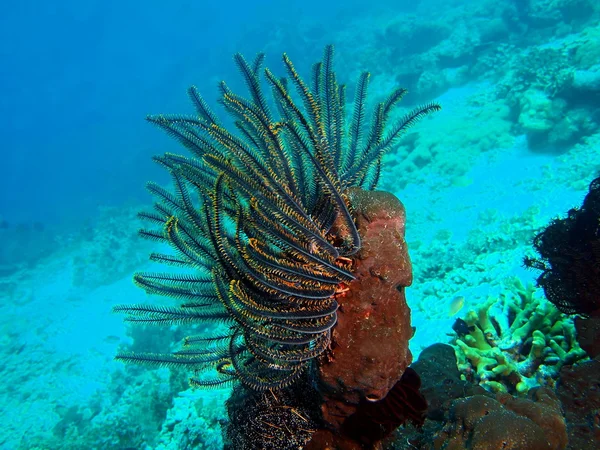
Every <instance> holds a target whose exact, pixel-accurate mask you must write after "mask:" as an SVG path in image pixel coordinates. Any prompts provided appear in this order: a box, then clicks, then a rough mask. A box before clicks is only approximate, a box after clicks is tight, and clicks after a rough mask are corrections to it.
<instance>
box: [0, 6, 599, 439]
mask: <svg viewBox="0 0 600 450" xmlns="http://www.w3.org/2000/svg"><path fill="white" fill-rule="evenodd" d="M0 37H1V44H0V51H1V56H2V66H3V69H2V71H1V73H0V80H1V82H2V86H3V95H2V99H0V106H1V109H0V115H1V119H2V120H1V123H2V126H1V130H2V134H1V137H2V145H1V146H0V152H1V153H2V160H3V163H2V165H1V169H0V170H1V175H2V176H1V177H0V192H2V195H1V196H0V309H1V313H0V344H1V345H0V352H1V353H2V355H1V356H2V358H1V360H2V364H1V365H0V377H1V379H2V384H1V387H0V389H1V391H0V405H1V406H0V408H1V413H2V420H1V421H0V448H6V449H34V448H37V449H59V448H60V449H88V448H89V449H95V448H98V449H102V448H107V449H112V448H115V449H131V448H135V449H138V448H139V449H171V448H173V449H177V448H181V449H186V448H189V449H191V448H198V449H221V448H223V445H224V444H223V436H222V431H221V425H222V424H225V423H226V421H227V411H226V409H225V400H226V399H227V398H228V396H229V394H230V389H213V390H194V389H191V388H189V386H188V383H187V381H188V377H187V376H186V373H185V371H180V370H173V369H169V368H160V369H153V368H148V367H139V366H134V365H124V364H122V363H121V362H118V361H114V356H115V354H117V352H118V351H122V350H125V349H130V348H133V349H134V350H138V351H163V352H168V351H170V350H173V348H175V344H173V343H176V342H177V341H179V340H181V339H182V338H183V337H184V336H185V335H186V334H185V333H186V332H185V331H184V330H181V329H179V328H178V327H155V326H147V327H132V326H130V325H128V324H127V323H124V322H123V320H122V317H120V316H118V315H116V314H113V313H112V308H113V306H115V305H117V304H122V303H127V304H130V303H131V304H134V303H144V302H148V298H147V297H148V296H147V295H146V294H145V293H144V292H143V291H142V290H141V289H139V288H137V287H135V286H134V284H133V283H132V274H133V273H134V272H135V271H142V270H149V271H154V270H156V269H155V265H153V263H151V262H149V260H148V255H149V254H150V253H151V252H152V251H154V250H155V249H156V245H155V244H153V243H151V242H148V241H144V240H141V239H140V238H139V237H138V236H137V230H138V229H139V228H140V223H139V220H138V217H137V213H138V211H140V210H142V209H144V208H146V207H147V206H148V205H150V203H151V198H150V195H149V194H148V193H147V192H146V190H145V185H146V183H147V182H148V181H150V180H152V181H155V182H157V183H159V184H162V185H165V186H168V185H169V183H170V179H169V176H168V174H167V173H166V171H164V170H161V168H160V167H158V166H157V165H156V164H154V163H153V162H152V159H151V158H152V156H154V155H157V154H162V153H164V152H181V149H180V146H179V145H178V144H177V142H176V141H175V140H172V139H170V138H169V137H168V136H167V135H166V134H164V133H161V132H160V130H156V129H155V128H153V127H152V126H150V125H149V124H148V123H147V122H145V121H144V118H145V117H146V115H148V114H158V113H188V112H191V106H190V105H189V101H188V98H187V96H186V94H185V92H186V89H187V88H188V87H189V86H191V85H195V86H197V88H198V90H199V91H200V92H201V93H202V94H203V96H204V98H205V99H206V100H207V102H208V103H209V104H210V105H211V106H212V107H213V109H214V110H215V111H216V112H217V113H218V114H220V115H222V111H221V109H220V107H219V105H218V104H217V102H216V99H217V94H218V92H217V85H218V83H219V81H220V80H226V81H227V82H228V83H229V85H230V87H231V88H232V89H233V90H235V91H244V85H243V82H242V80H241V79H240V77H239V73H238V70H237V69H236V67H235V65H234V64H233V62H232V55H233V54H234V53H236V52H241V53H242V54H245V55H246V56H247V57H248V58H252V57H253V56H254V55H255V54H256V53H258V52H264V53H266V66H267V67H269V68H270V69H271V70H272V71H273V72H274V73H276V74H282V73H284V71H283V67H282V65H281V54H282V53H283V52H286V53H287V54H288V55H289V56H290V58H291V59H292V60H293V61H294V64H295V66H296V68H297V69H298V70H299V72H301V74H302V75H304V74H306V75H308V72H309V70H310V67H311V65H312V63H313V62H314V61H317V60H318V59H319V58H321V56H322V53H323V48H324V47H325V46H326V45H327V44H334V45H335V48H336V59H335V68H336V71H337V74H338V76H339V78H340V82H343V83H347V85H348V89H349V92H348V95H347V99H349V100H347V102H348V109H350V108H351V107H352V106H351V100H352V98H353V93H354V92H353V89H354V87H355V83H356V80H357V79H358V77H359V75H360V73H361V72H363V71H365V70H368V71H369V72H370V73H371V76H372V78H371V85H370V95H369V100H368V101H370V102H371V101H372V102H375V101H381V98H382V97H383V96H384V95H386V94H387V93H388V92H389V91H390V90H391V89H393V88H396V87H399V86H401V87H406V88H407V89H408V90H409V93H408V94H407V96H406V97H405V98H404V99H403V102H402V104H401V106H402V107H404V108H412V107H414V106H416V105H418V104H423V103H428V102H432V101H435V102H438V103H439V104H440V105H441V106H442V110H441V111H440V112H437V113H436V114H434V115H431V116H429V117H427V118H425V119H424V120H423V121H421V122H420V123H418V124H417V125H415V126H414V127H413V128H411V130H410V131H409V132H408V133H407V135H406V136H404V137H403V139H402V140H401V141H399V143H398V145H396V146H395V147H394V148H393V149H392V151H391V152H389V153H388V154H387V155H386V156H385V157H384V158H383V165H382V173H381V182H380V185H379V189H382V190H386V191H389V192H392V193H394V194H395V195H396V196H397V197H398V198H399V199H400V200H401V201H402V202H403V203H404V205H405V207H406V211H407V226H406V240H407V242H408V248H409V253H410V256H411V260H412V264H413V270H414V280H413V283H412V286H411V287H409V288H407V290H406V296H407V300H408V304H409V306H410V308H411V310H412V325H413V326H414V327H415V334H414V336H413V338H412V339H411V341H410V349H411V351H412V353H413V359H414V361H416V360H417V359H418V357H419V355H420V353H421V352H422V350H423V349H425V348H426V347H428V346H429V345H431V344H434V343H437V342H442V343H451V344H453V345H454V346H455V347H456V351H457V354H459V355H460V354H461V353H460V352H461V351H462V352H463V353H462V355H463V358H462V361H461V358H460V356H459V369H460V370H461V371H463V375H464V376H463V378H464V379H467V380H469V381H471V382H473V383H477V382H481V381H485V380H481V379H479V378H478V377H477V374H474V373H473V372H474V371H475V372H476V366H477V363H476V362H474V358H475V357H473V356H472V353H473V352H472V351H470V349H471V350H472V349H473V348H474V347H472V346H470V345H469V343H468V342H467V341H465V342H467V343H465V342H459V341H461V338H464V336H465V334H467V335H468V334H469V328H468V326H467V325H468V324H467V323H470V324H472V323H475V322H477V321H478V320H480V319H481V318H482V317H483V316H486V315H489V316H491V317H493V318H494V320H493V321H494V323H498V324H500V325H499V326H497V327H496V331H498V329H502V330H503V331H504V332H505V333H507V334H505V335H504V336H500V338H501V339H502V340H511V339H514V336H512V335H508V334H509V333H512V332H514V331H515V329H514V327H512V328H511V327H510V325H511V323H512V322H511V321H512V320H514V317H515V315H517V316H518V315H519V314H521V313H522V312H523V311H528V312H527V313H523V314H533V316H531V317H530V319H531V320H532V321H534V320H539V323H536V325H535V327H534V329H531V330H522V329H520V333H524V334H526V336H519V339H523V342H526V341H529V344H528V345H529V347H531V341H532V340H535V339H536V337H537V338H539V336H537V335H535V334H534V333H535V331H538V333H539V332H540V331H541V333H543V334H544V336H545V341H546V342H547V347H548V348H549V349H550V350H547V351H546V353H545V354H546V355H547V354H548V352H551V353H552V355H553V356H552V358H553V360H552V365H553V367H554V368H555V370H553V369H552V368H551V369H549V370H547V372H546V373H543V374H531V373H528V374H527V379H526V380H520V381H523V384H520V385H519V383H518V382H515V383H513V384H512V385H510V384H509V385H507V386H505V385H504V384H503V383H505V382H506V379H504V378H502V379H500V378H499V379H497V380H489V379H487V386H484V387H486V388H489V389H490V390H493V391H502V392H504V391H506V392H509V393H511V394H514V395H516V396H518V395H519V394H523V395H526V394H527V391H528V390H529V389H530V388H532V387H535V386H538V385H550V386H553V383H554V381H555V379H556V378H557V377H558V370H559V369H560V366H562V365H563V364H566V363H568V364H571V363H573V362H576V361H578V360H581V361H583V360H585V358H586V357H587V356H586V355H585V352H583V351H582V350H581V349H580V348H579V346H578V345H577V342H575V341H574V339H571V338H569V336H567V335H568V334H569V332H570V331H564V330H572V328H573V326H572V318H570V317H567V316H565V315H561V314H560V313H559V312H558V311H557V310H555V309H553V308H554V307H553V306H552V305H551V304H550V303H548V302H547V301H546V300H545V298H544V292H543V290H541V289H538V288H535V280H536V278H537V276H538V275H539V272H536V271H532V270H528V269H526V268H525V267H524V266H523V258H524V257H525V256H530V257H535V256H536V254H535V250H534V248H533V245H532V241H533V238H534V237H535V236H536V234H537V233H539V232H540V231H541V230H542V229H543V228H544V227H546V226H547V225H548V224H549V223H550V221H551V220H552V219H554V218H557V217H565V216H566V214H567V212H568V211H569V210H570V209H571V208H574V207H577V206H580V205H581V203H582V201H583V199H584V197H585V195H586V193H587V192H588V186H589V184H590V182H591V181H592V179H594V178H597V177H598V176H599V175H600V127H599V126H598V124H599V123H600V3H598V2H597V1H594V0H515V1H510V0H502V1H497V0H496V1H491V0H460V1H459V0H444V1H442V0H422V1H405V0H402V1H381V2H376V4H375V5H368V4H367V2H364V1H356V0H346V1H331V2H317V1H312V0H310V1H303V2H296V1H294V2H275V1H256V2H240V1H234V2H228V3H218V2H216V3H215V2H191V1H181V2H171V3H169V2H157V1H152V0H149V1H144V2H141V1H125V2H116V1H110V0H109V1H103V2H97V1H82V2H74V1H64V2H59V3H57V4H52V3H44V2H34V1H23V2H12V3H7V4H5V5H3V13H2V15H1V16H0ZM165 304H166V303H165ZM482 305H484V306H485V307H482ZM532 305H533V306H532ZM532 311H537V312H539V311H543V314H541V315H540V317H538V318H535V317H534V314H535V313H534V312H532ZM469 314H470V315H471V316H469ZM474 314H475V316H473V315H474ZM469 317H471V319H469ZM474 317H475V318H474ZM461 318H462V319H464V320H466V322H464V325H465V326H467V329H466V330H461V331H457V330H456V328H457V326H456V323H457V319H461ZM477 324H478V326H480V327H481V328H482V329H483V328H484V327H483V326H482V325H481V323H479V322H477ZM504 324H506V326H505V327H504V326H503V325H504ZM556 324H559V325H556ZM557 326H559V327H560V328H561V332H560V333H557V332H556V327H557ZM453 327H454V329H453ZM461 335H462V336H461ZM557 335H559V338H555V337H556V336H557ZM565 336H566V337H565ZM461 349H462V350H461ZM561 350H562V351H561ZM527 351H529V348H528V350H527ZM524 352H525V351H524ZM525 357H529V354H527V355H525ZM498 364H499V365H501V364H500V363H498ZM503 364H504V365H510V362H505V363H503ZM549 365H550V364H549ZM474 368H475V369H474ZM515 374H516V376H521V375H523V374H518V370H516V371H515ZM485 384H486V383H483V385H485ZM517 386H519V387H517ZM563 407H564V404H563ZM389 445H391V447H390V448H405V447H402V445H405V444H401V443H397V444H394V443H391V444H389ZM571 445H572V444H571ZM406 448H409V447H406ZM465 448H466V447H465ZM556 448H564V447H556ZM566 448H581V447H566ZM590 448H593V447H590Z"/></svg>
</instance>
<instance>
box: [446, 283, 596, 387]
mask: <svg viewBox="0 0 600 450" xmlns="http://www.w3.org/2000/svg"><path fill="white" fill-rule="evenodd" d="M534 293H535V288H534V287H533V286H532V285H529V286H527V287H525V286H523V284H522V283H521V282H520V281H519V280H517V279H515V280H514V281H513V292H511V293H510V294H509V295H507V296H502V297H501V299H499V300H498V299H496V298H490V299H489V300H488V301H487V302H485V303H483V304H482V305H481V306H480V307H479V308H477V310H475V311H470V312H469V313H468V314H467V316H466V318H465V322H466V324H467V326H468V333H466V334H462V333H461V335H459V336H458V337H457V339H456V343H455V345H456V353H457V358H458V361H459V369H460V370H461V371H462V372H463V373H464V374H465V376H466V377H467V378H470V379H472V380H473V381H475V382H477V383H479V384H480V385H482V386H483V387H485V388H486V389H488V390H491V391H495V392H510V393H517V394H520V395H524V394H526V393H527V392H528V391H529V390H530V389H531V388H532V387H536V386H540V385H551V384H552V383H553V382H554V380H555V379H556V378H557V376H558V371H559V370H560V368H561V367H562V366H563V365H565V364H572V363H574V362H576V361H578V360H581V359H583V358H585V356H586V355H585V352H584V351H583V350H582V349H581V348H580V347H579V345H578V343H577V341H576V339H575V329H574V326H573V322H572V321H571V320H569V319H568V318H567V317H566V316H565V315H564V314H562V313H560V312H559V311H558V310H557V309H556V308H555V307H554V306H552V305H551V304H550V303H548V302H546V301H545V300H543V299H540V298H539V297H537V296H535V295H534Z"/></svg>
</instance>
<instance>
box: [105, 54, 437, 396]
mask: <svg viewBox="0 0 600 450" xmlns="http://www.w3.org/2000/svg"><path fill="white" fill-rule="evenodd" d="M234 60H235V63H236V65H237V66H238V68H239V70H240V72H241V73H242V76H243V78H244V81H245V83H246V85H247V87H248V90H249V92H250V96H249V98H244V97H241V96H239V95H237V94H234V93H233V92H232V91H231V90H230V89H229V88H228V87H227V85H226V84H225V83H224V82H222V83H221V84H220V90H221V98H220V103H221V105H222V106H223V107H224V108H225V110H226V111H227V112H228V113H229V114H230V115H231V117H232V118H233V120H234V123H235V127H236V128H237V131H236V132H235V133H234V132H232V131H228V130H227V129H225V128H224V126H223V125H222V123H221V122H220V120H219V119H218V118H217V116H216V115H215V114H213V112H212V111H211V110H210V109H209V107H208V105H207V103H206V102H205V101H204V100H203V99H202V97H201V96H200V95H199V93H198V91H197V90H196V88H194V87H192V88H190V89H189V95H190V98H191V100H192V102H193V104H194V106H195V107H196V115H194V116H163V115H160V116H150V117H148V120H149V121H150V122H152V123H153V124H155V125H157V126H159V127H160V128H162V129H164V130H165V131H166V132H167V133H168V134H170V135H171V136H173V137H174V138H175V139H177V140H178V141H180V142H181V143H182V144H183V145H184V146H185V147H187V149H188V150H190V151H191V153H192V155H193V157H186V156H182V155H176V154H171V153H167V154H165V155H164V156H160V157H156V158H154V159H155V161H156V162H158V163H159V164H161V165H162V166H164V167H165V168H166V169H167V170H168V171H169V172H170V173H171V176H172V178H173V183H174V186H175V192H174V193H172V192H169V191H167V190H165V189H163V188H162V187H160V186H158V185H157V184H154V183H149V184H148V189H149V191H150V192H151V193H152V194H153V195H154V196H155V197H156V199H157V201H156V203H155V205H154V211H152V212H143V213H140V215H139V216H140V218H141V219H143V220H145V221H147V222H149V223H150V224H152V225H154V226H155V227H157V228H154V229H143V230H141V231H140V234H141V235H142V236H143V237H146V238H149V239H152V240H155V241H158V242H163V243H168V244H169V245H170V246H171V247H172V249H173V250H174V253H173V254H169V255H167V254H152V255H151V259H152V260H153V261H157V262H161V263H165V264H169V265H173V266H178V267H183V268H186V269H188V270H187V271H186V272H185V273H181V274H180V273H166V274H165V273H137V274H135V276H134V281H135V283H136V284H137V285H138V286H140V287H142V288H143V289H145V290H146V292H148V293H150V294H159V295H164V296H169V297H173V298H175V299H177V300H179V301H181V304H180V305H179V306H178V307H163V306H153V305H125V306H116V307H115V308H114V310H115V311H117V312H122V313H125V314H127V319H126V320H128V321H131V322H137V323H146V324H198V323H210V322H223V323H225V324H226V325H228V328H226V330H227V331H226V332H223V333H221V334H215V335H212V336H206V335H200V336H190V337H188V338H186V339H185V342H184V344H183V348H182V349H181V350H180V351H177V352H175V353H173V354H147V353H145V354H135V353H133V354H132V353H123V354H119V355H118V356H117V359H119V360H122V361H126V362H137V363H147V364H153V365H159V366H183V367H188V368H190V369H191V370H193V371H194V372H195V374H196V375H195V376H194V377H192V378H191V384H192V385H196V386H208V387H210V386H216V385H220V384H222V383H228V382H233V381H235V380H238V381H240V382H241V383H243V384H244V385H245V386H247V387H249V388H252V389H255V390H264V389H273V388H281V387H284V386H287V385H289V384H290V383H292V382H294V381H295V380H296V379H298V378H299V376H300V374H301V372H302V370H303V368H305V367H306V366H307V365H308V364H309V363H310V361H311V360H313V359H314V358H315V357H316V356H318V355H320V354H321V353H323V352H324V351H325V350H326V349H327V348H328V346H329V344H330V340H331V329H332V327H333V326H334V325H335V324H336V320H337V312H336V311H337V309H338V302H337V300H336V296H337V293H339V292H340V291H342V290H344V287H345V283H348V282H349V281H351V280H352V279H353V278H354V277H353V274H352V259H351V255H353V254H354V253H356V252H357V251H358V250H359V249H360V247H361V241H360V237H359V234H358V231H357V228H356V226H355V223H354V220H353V216H352V205H350V204H349V200H348V195H347V190H348V189H349V188H350V187H360V188H364V189H373V188H374V187H375V186H376V185H377V182H378V180H379V175H380V166H381V158H382V156H383V155H384V153H385V152H386V151H387V150H389V149H390V148H391V147H392V145H393V144H394V143H395V142H396V140H397V139H398V138H399V137H400V136H401V135H402V134H403V133H404V132H405V131H406V130H407V128H408V127H409V126H411V125H412V124H413V123H415V122H416V121H417V120H419V119H420V118H422V117H424V116H426V115H427V114H429V113H430V112H432V111H436V110H438V109H439V106H438V105H437V104H428V105H425V106H422V107H419V108H417V109H415V110H413V111H412V112H410V113H408V114H407V115H405V116H404V117H402V118H400V119H399V120H398V121H397V122H395V124H394V125H393V126H391V128H389V129H387V130H386V124H387V122H388V119H389V117H390V115H391V113H392V111H393V109H394V107H395V106H396V105H397V103H398V102H399V100H400V99H401V98H402V97H403V95H404V94H405V92H406V91H405V90H404V89H397V90H395V91H393V92H392V93H391V94H390V95H389V96H388V97H387V98H386V99H385V101H383V102H382V103H379V104H378V105H377V106H376V108H375V111H374V112H373V114H372V117H371V120H370V123H369V124H368V126H367V125H366V123H365V118H366V113H365V99H366V93H367V85H368V81H369V74H368V73H364V74H362V75H361V76H360V78H359V81H358V86H357V89H356V96H355V100H354V111H353V114H352V119H351V120H350V122H349V126H348V127H347V126H346V117H345V112H344V107H345V103H346V101H345V95H344V92H345V90H344V86H343V85H339V84H338V79H337V77H336V74H335V73H334V71H333V47H332V46H328V47H326V49H325V53H324V58H323V61H322V62H319V63H316V64H315V65H314V66H313V68H312V77H311V80H310V84H307V83H306V82H304V81H303V80H302V79H301V78H300V76H299V75H298V72H297V71H296V69H295V68H294V65H293V64H292V62H291V61H290V59H289V58H288V57H287V55H285V54H284V55H283V63H284V66H285V68H286V70H287V74H288V78H287V79H286V78H283V79H281V78H277V77H276V76H275V75H273V74H272V73H271V71H270V70H269V69H264V76H265V78H266V81H267V83H268V86H269V87H270V89H271V92H272V95H273V103H272V104H269V102H267V100H266V98H265V95H264V92H263V86H262V84H261V81H260V79H259V75H260V73H261V71H262V70H261V66H262V63H263V60H264V56H263V55H262V54H260V55H258V56H257V57H256V59H255V60H254V61H253V62H252V63H249V62H247V61H246V60H245V59H244V57H243V56H242V55H240V54H236V55H235V56H234ZM293 89H295V91H296V99H297V100H299V101H297V100H294V99H293V98H292V92H291V91H292V90H293ZM300 105H302V106H300ZM272 106H275V109H276V110H277V112H278V115H277V116H276V115H275V114H273V112H272V111H271V107H272ZM211 368H212V369H214V370H213V374H212V376H207V374H206V373H205V372H207V371H209V370H210V369H211Z"/></svg>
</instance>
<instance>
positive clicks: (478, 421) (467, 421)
mask: <svg viewBox="0 0 600 450" xmlns="http://www.w3.org/2000/svg"><path fill="white" fill-rule="evenodd" d="M530 394H531V395H530V396H529V399H520V398H515V397H513V396H512V395H510V394H498V395H497V397H496V399H493V398H489V397H485V396H482V395H474V396H472V397H467V398H461V399H458V400H455V401H454V402H453V403H452V405H451V408H450V411H449V413H448V418H447V421H446V424H445V426H444V428H443V429H442V431H441V432H439V433H438V435H437V436H436V438H435V439H434V441H433V443H432V444H431V445H429V446H426V447H425V448H426V449H431V450H433V449H435V450H464V449H472V450H495V449H504V450H510V449H512V450H523V449H527V450H543V449H547V450H551V449H552V450H562V449H564V448H566V445H567V431H566V425H565V421H564V419H563V417H562V414H561V409H560V402H559V401H558V399H557V398H556V396H555V395H554V393H553V392H552V391H551V390H549V389H546V388H536V389H532V390H531V391H530Z"/></svg>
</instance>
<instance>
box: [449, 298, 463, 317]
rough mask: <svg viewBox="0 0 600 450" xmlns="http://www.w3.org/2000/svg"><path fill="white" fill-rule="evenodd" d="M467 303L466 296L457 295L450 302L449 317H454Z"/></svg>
mask: <svg viewBox="0 0 600 450" xmlns="http://www.w3.org/2000/svg"><path fill="white" fill-rule="evenodd" d="M464 304H465V298H464V297H463V296H462V295H459V296H458V297H455V298H454V300H452V301H451V302H450V309H449V310H448V317H452V316H453V315H455V314H456V313H457V312H459V311H460V310H461V309H462V307H463V306H464Z"/></svg>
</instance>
